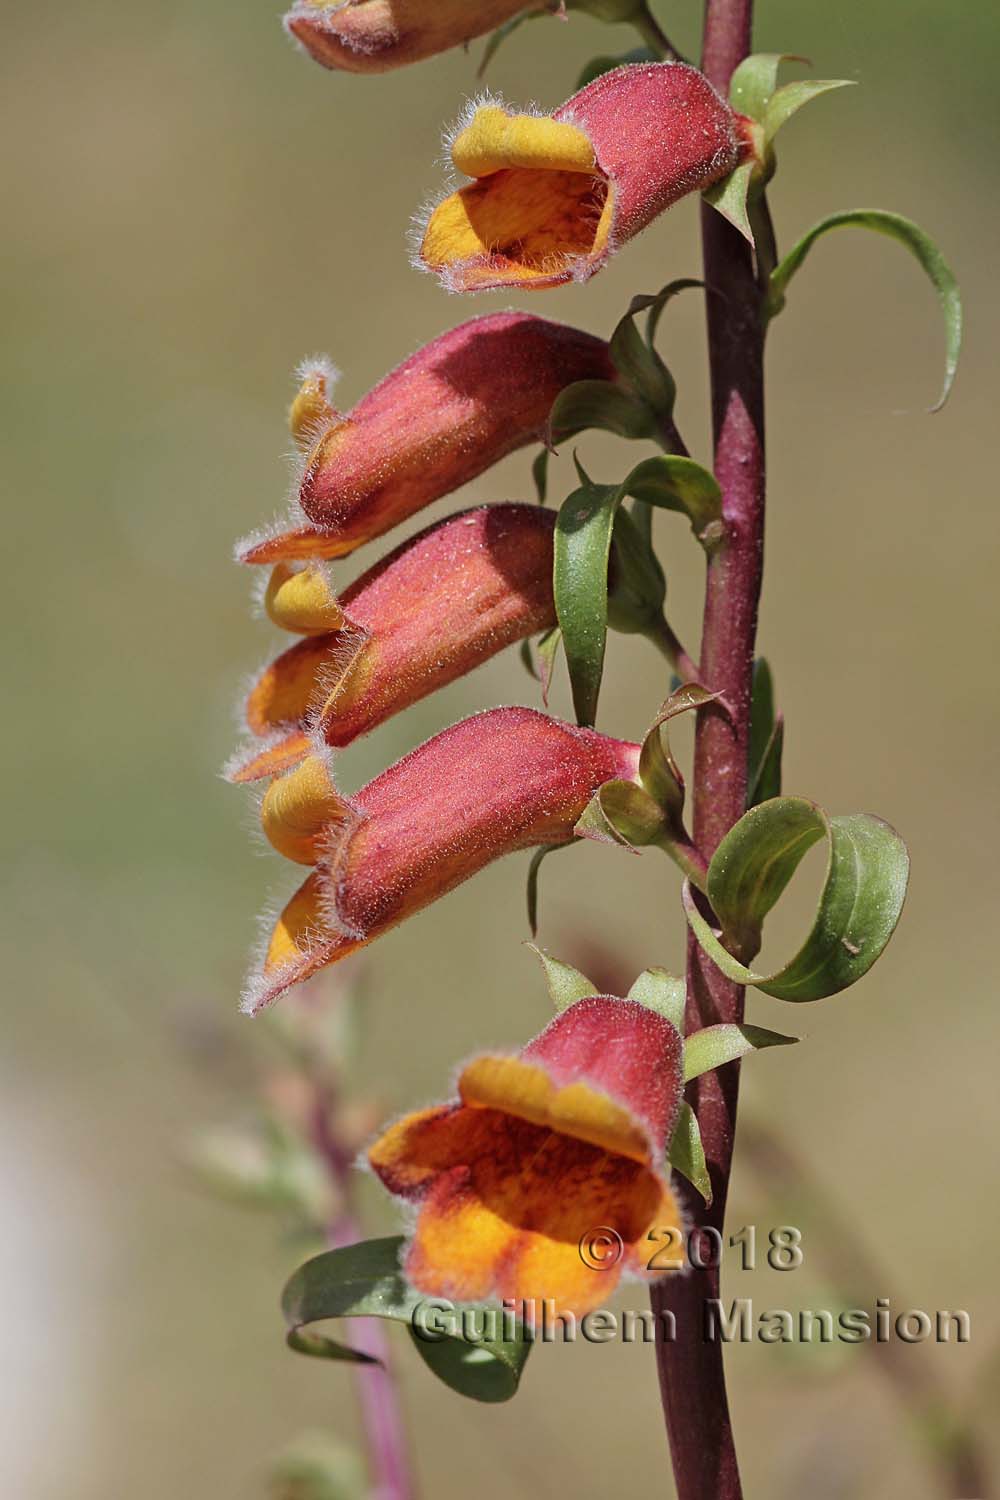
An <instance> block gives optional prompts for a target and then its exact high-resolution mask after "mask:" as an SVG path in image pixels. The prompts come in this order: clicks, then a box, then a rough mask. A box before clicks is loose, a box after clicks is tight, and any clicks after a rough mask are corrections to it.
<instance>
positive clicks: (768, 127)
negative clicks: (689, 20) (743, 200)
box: [729, 52, 854, 149]
mask: <svg viewBox="0 0 1000 1500" xmlns="http://www.w3.org/2000/svg"><path fill="white" fill-rule="evenodd" d="M783 62H798V63H804V62H807V59H806V58H804V57H795V56H794V55H793V54H792V53H788V52H755V53H753V54H752V55H751V56H750V57H746V58H744V59H743V61H742V62H741V63H740V65H739V67H738V68H736V70H735V71H734V73H733V76H732V78H731V80H730V83H729V102H730V104H731V105H732V106H733V108H734V109H735V110H738V112H739V113H740V114H741V115H747V116H748V117H749V118H750V119H751V120H755V121H756V122H757V124H758V125H760V126H761V128H762V133H763V145H764V147H765V149H766V148H767V147H769V146H770V144H771V142H772V141H773V140H774V137H775V136H776V135H777V133H778V131H779V130H780V129H781V127H782V125H784V123H785V122H786V120H790V119H791V117H792V115H794V114H795V113H796V111H797V110H800V109H801V108H802V106H803V105H804V104H808V103H809V101H810V100H811V99H816V98H818V97H819V95H820V94H828V93H829V92H830V90H831V89H842V88H850V87H852V86H853V82H854V80H853V79H850V78H816V79H802V80H799V81H797V82H795V83H786V84H785V85H784V86H783V87H782V88H780V89H779V88H778V72H779V70H780V68H781V64H782V63H783Z"/></svg>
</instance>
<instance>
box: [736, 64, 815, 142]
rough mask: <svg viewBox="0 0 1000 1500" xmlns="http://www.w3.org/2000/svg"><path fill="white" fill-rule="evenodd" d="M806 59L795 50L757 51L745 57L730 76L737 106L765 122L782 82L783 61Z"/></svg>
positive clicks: (741, 111)
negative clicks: (779, 79)
mask: <svg viewBox="0 0 1000 1500" xmlns="http://www.w3.org/2000/svg"><path fill="white" fill-rule="evenodd" d="M805 61H806V59H805V58H804V57H796V56H795V55H794V54H793V53H791V52H753V53H751V55H750V56H749V57H745V58H744V59H743V61H742V62H741V63H740V64H739V66H738V67H737V68H735V69H734V70H733V76H732V78H731V79H730V80H729V102H730V104H731V105H732V106H733V109H735V110H736V111H737V112H738V113H739V114H741V115H747V116H749V118H750V119H751V120H756V121H757V123H758V125H763V123H764V117H765V115H766V114H767V106H768V104H769V103H770V102H771V96H772V94H773V93H774V91H775V89H776V88H777V86H778V70H779V68H780V67H781V64H782V63H783V62H800V63H804V62H805Z"/></svg>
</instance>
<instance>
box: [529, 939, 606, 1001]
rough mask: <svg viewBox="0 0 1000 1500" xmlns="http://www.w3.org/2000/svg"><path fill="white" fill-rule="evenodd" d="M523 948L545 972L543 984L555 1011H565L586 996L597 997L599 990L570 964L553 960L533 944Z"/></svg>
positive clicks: (550, 955)
mask: <svg viewBox="0 0 1000 1500" xmlns="http://www.w3.org/2000/svg"><path fill="white" fill-rule="evenodd" d="M525 946H526V947H527V948H529V949H530V950H531V952H532V953H533V954H534V955H535V957H536V958H537V959H538V960H539V962H540V963H541V965H542V968H543V969H544V970H545V983H546V984H547V985H548V989H549V995H550V996H551V998H552V1004H553V1005H554V1006H555V1008H556V1010H557V1011H563V1010H566V1009H567V1008H568V1007H569V1006H571V1005H575V1003H576V1002H577V1000H583V999H585V998H586V997H587V995H599V994H600V990H599V989H598V988H597V986H596V984H593V983H592V982H591V980H589V979H588V978H587V976H586V974H581V973H580V970H579V969H574V968H573V966H572V965H571V964H565V963H563V961H562V959H561V958H553V957H552V954H551V953H546V951H545V949H544V948H539V947H538V946H537V945H536V944H535V943H526V944H525Z"/></svg>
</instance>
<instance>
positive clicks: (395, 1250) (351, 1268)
mask: <svg viewBox="0 0 1000 1500" xmlns="http://www.w3.org/2000/svg"><path fill="white" fill-rule="evenodd" d="M403 1243H404V1242H403V1239H402V1237H401V1236H398V1235H394V1236H392V1237H391V1238H388V1239H378V1240H364V1241H362V1242H361V1243H360V1244H357V1245H347V1246H345V1247H343V1248H342V1249H339V1250H326V1251H324V1252H323V1253H322V1254H321V1255H316V1256H313V1258H312V1259H311V1260H307V1261H306V1262H305V1264H304V1265H302V1266H300V1267H299V1269H298V1270H297V1271H296V1272H294V1274H293V1275H292V1276H291V1277H290V1279H289V1280H288V1282H287V1283H286V1285H285V1289H284V1292H283V1293H282V1298H281V1308H282V1312H283V1314H284V1318H285V1323H286V1325H287V1328H288V1334H287V1339H288V1344H289V1347H290V1348H292V1349H295V1350H297V1351H298V1352H299V1353H301V1354H309V1355H312V1356H314V1357H316V1358H320V1359H333V1360H346V1361H350V1362H352V1363H355V1364H377V1363H378V1361H377V1360H374V1359H373V1358H372V1356H371V1355H368V1354H363V1353H361V1352H360V1351H359V1350H356V1349H352V1348H351V1347H350V1346H349V1345H347V1344H341V1343H338V1342H337V1341H336V1340H335V1339H332V1338H330V1337H329V1335H327V1334H319V1333H312V1332H309V1331H307V1330H308V1327H309V1324H311V1323H316V1322H320V1321H322V1320H324V1319H326V1318H388V1319H389V1320H390V1321H392V1322H396V1323H400V1324H402V1325H404V1326H405V1327H406V1328H407V1330H408V1331H409V1334H410V1337H411V1339H412V1341H413V1344H414V1346H415V1348H416V1350H417V1352H418V1353H419V1355H420V1357H421V1359H422V1360H423V1361H424V1363H425V1364H426V1365H427V1366H428V1368H429V1369H430V1370H432V1371H433V1373H434V1374H435V1375H436V1376H437V1377H438V1379H439V1380H442V1381H444V1383H445V1385H447V1386H449V1387H450V1388H451V1389H452V1390H453V1391H457V1392H458V1393H459V1395H462V1396H468V1397H470V1398H471V1399H473V1400H475V1401H489V1402H494V1401H509V1400H510V1398H511V1397H512V1396H513V1395H514V1394H515V1392H516V1391H517V1387H518V1384H519V1383H520V1379H521V1374H522V1372H523V1369H524V1364H525V1361H526V1359H527V1357H528V1354H529V1353H530V1350H531V1343H530V1338H529V1336H528V1334H527V1331H526V1330H525V1329H524V1328H523V1326H522V1325H520V1324H518V1323H516V1322H514V1321H513V1320H511V1319H510V1318H509V1317H506V1318H505V1317H504V1315H503V1310H502V1309H501V1308H500V1307H499V1306H493V1305H491V1304H488V1303H476V1304H468V1305H466V1304H458V1305H456V1307H455V1308H454V1309H453V1310H452V1312H451V1313H447V1312H445V1311H437V1312H434V1308H437V1309H440V1308H441V1304H440V1302H438V1303H433V1304H431V1303H429V1302H428V1299H427V1298H426V1297H423V1296H421V1294H420V1293H419V1292H417V1291H415V1290H414V1289H413V1288H412V1287H411V1286H409V1285H408V1283H407V1281H406V1278H405V1277H404V1275H403V1272H402V1269H401V1266H400V1253H401V1250H402V1247H403ZM449 1306H450V1304H449ZM463 1309H464V1310H466V1311H467V1313H468V1316H465V1317H463V1315H462V1314H463ZM428 1311H430V1313H431V1317H432V1321H430V1322H428V1320H427V1314H428ZM479 1333H482V1335H483V1336H482V1337H477V1334H479ZM494 1334H495V1335H496V1336H495V1337H494V1336H493V1335H494Z"/></svg>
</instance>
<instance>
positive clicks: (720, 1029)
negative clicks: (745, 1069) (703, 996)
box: [684, 1023, 799, 1083]
mask: <svg viewBox="0 0 1000 1500" xmlns="http://www.w3.org/2000/svg"><path fill="white" fill-rule="evenodd" d="M798 1040H799V1038H798V1037H797V1036H784V1035H783V1034H782V1033H781V1032H780V1031H768V1030H767V1029H766V1027H763V1026H750V1025H747V1024H746V1023H744V1024H741V1025H736V1024H732V1025H719V1026H706V1027H704V1029H703V1030H701V1031H694V1032H692V1033H691V1035H690V1036H689V1037H688V1038H687V1039H686V1040H685V1042H684V1082H685V1083H690V1082H691V1079H692V1078H700V1077H701V1075H702V1073H708V1072H710V1071H711V1069H712V1068H721V1067H722V1066H723V1065H724V1064H725V1063H730V1062H735V1061H736V1059H737V1058H739V1057H746V1055H747V1053H748V1052H759V1051H760V1049H761V1048H762V1047H787V1046H790V1045H791V1043H793V1042H797V1041H798Z"/></svg>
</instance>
